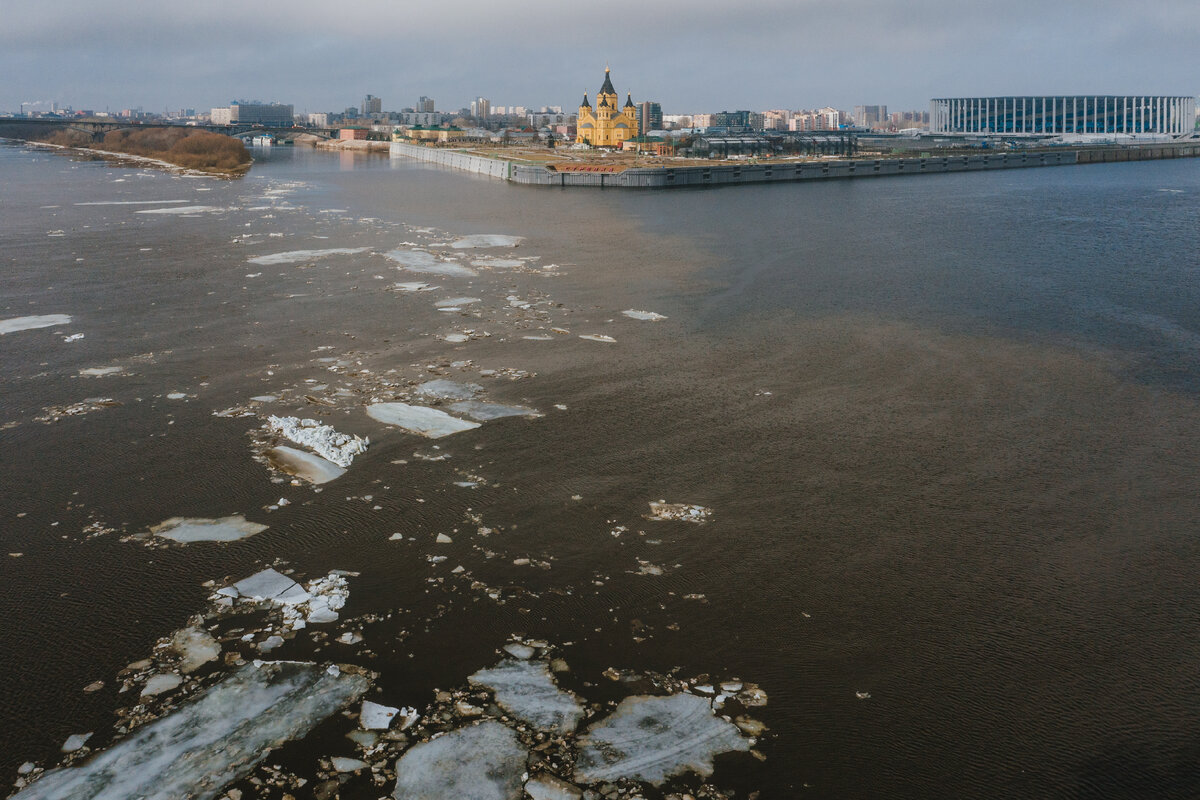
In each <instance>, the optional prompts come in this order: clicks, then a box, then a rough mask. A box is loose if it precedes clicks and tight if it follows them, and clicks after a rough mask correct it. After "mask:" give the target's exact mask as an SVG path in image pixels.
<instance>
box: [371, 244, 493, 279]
mask: <svg viewBox="0 0 1200 800" xmlns="http://www.w3.org/2000/svg"><path fill="white" fill-rule="evenodd" d="M384 256H386V257H387V258H389V259H391V260H392V261H395V262H396V263H397V264H399V265H400V266H401V267H403V268H404V269H406V270H409V271H410V272H424V273H428V274H431V275H448V276H450V277H458V278H471V277H474V276H475V275H478V274H479V273H477V272H475V270H473V269H471V268H470V267H464V266H463V265H462V264H457V263H455V262H453V261H443V260H442V259H440V258H438V257H437V256H435V255H434V254H433V253H430V252H427V251H425V250H389V251H388V252H386V253H384Z"/></svg>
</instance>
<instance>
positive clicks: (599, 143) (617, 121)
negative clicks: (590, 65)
mask: <svg viewBox="0 0 1200 800" xmlns="http://www.w3.org/2000/svg"><path fill="white" fill-rule="evenodd" d="M576 127H577V129H578V134H577V135H576V137H575V141H576V142H577V143H579V144H585V143H586V144H590V145H591V146H592V147H620V146H621V142H623V141H625V140H626V139H633V138H636V137H637V130H638V126H637V109H636V108H635V107H634V105H633V95H632V94H630V95H627V96H626V100H625V107H624V108H622V109H621V110H619V111H618V110H617V90H616V89H614V88H613V85H612V78H610V77H609V74H608V67H605V68H604V85H603V86H601V87H600V91H599V92H598V93H597V94H596V110H595V111H594V112H593V111H592V104H591V103H589V102H588V98H587V93H586V92H584V95H583V104H582V105H581V106H579V117H578V119H577V121H576Z"/></svg>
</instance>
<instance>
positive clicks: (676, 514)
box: [649, 500, 712, 524]
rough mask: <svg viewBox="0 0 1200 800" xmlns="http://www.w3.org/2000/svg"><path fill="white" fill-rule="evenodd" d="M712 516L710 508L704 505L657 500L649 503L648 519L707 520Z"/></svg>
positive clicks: (700, 521) (701, 521) (698, 522)
mask: <svg viewBox="0 0 1200 800" xmlns="http://www.w3.org/2000/svg"><path fill="white" fill-rule="evenodd" d="M710 517H712V509H711V508H705V507H704V506H695V505H688V504H687V503H667V502H665V501H662V500H659V501H658V502H657V503H650V516H649V518H650V519H655V520H675V521H678V522H694V523H696V524H700V523H704V522H708V520H709V518H710Z"/></svg>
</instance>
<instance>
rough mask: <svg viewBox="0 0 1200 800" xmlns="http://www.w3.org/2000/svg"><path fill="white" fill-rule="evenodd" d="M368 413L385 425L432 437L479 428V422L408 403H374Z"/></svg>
mask: <svg viewBox="0 0 1200 800" xmlns="http://www.w3.org/2000/svg"><path fill="white" fill-rule="evenodd" d="M367 415H368V416H370V417H371V418H372V419H374V420H377V421H379V422H382V423H383V424H385V425H395V426H396V427H398V428H404V429H405V430H406V431H411V432H412V433H419V434H420V435H422V436H427V437H429V438H430V439H440V438H441V437H443V436H449V435H451V434H453V433H459V432H460V431H468V430H471V429H472V428H478V427H479V423H478V422H470V421H468V420H465V419H459V418H458V417H452V416H450V415H449V414H447V413H446V412H445V411H438V410H437V409H436V408H427V407H425V406H410V405H408V404H407V403H374V404H372V405H369V406H367Z"/></svg>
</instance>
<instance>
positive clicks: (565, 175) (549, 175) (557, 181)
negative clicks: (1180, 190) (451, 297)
mask: <svg viewBox="0 0 1200 800" xmlns="http://www.w3.org/2000/svg"><path fill="white" fill-rule="evenodd" d="M390 153H391V156H392V157H393V158H413V159H417V160H419V161H424V162H427V163H430V164H440V165H442V166H445V167H451V168H453V169H461V170H465V171H467V172H474V173H476V174H478V175H487V176H489V177H492V178H500V179H502V180H506V181H509V182H510V183H518V184H522V185H526V186H560V187H566V186H593V187H603V188H623V189H667V188H672V187H679V186H728V185H732V184H743V183H778V182H788V181H809V180H832V179H839V178H843V179H844V178H877V177H883V176H889V175H890V176H897V175H930V174H940V173H946V172H975V171H984V170H998V169H1023V168H1031V167H1058V166H1070V165H1078V164H1097V163H1111V162H1115V161H1146V160H1157V159H1165V158H1196V157H1198V156H1200V141H1196V140H1185V141H1181V142H1169V143H1162V144H1152V145H1130V146H1125V147H1121V146H1114V145H1110V146H1104V147H1056V148H1049V149H1041V150H1012V151H1005V152H998V151H982V150H981V151H979V152H973V153H969V154H963V153H961V152H956V153H954V154H953V155H949V154H948V155H927V156H925V155H923V156H922V157H903V158H897V157H886V158H843V159H816V160H809V161H767V162H757V163H750V162H740V161H711V162H707V161H698V162H697V163H696V165H695V166H662V167H630V168H628V169H624V170H614V169H612V168H610V167H597V168H596V170H595V171H589V170H588V169H587V168H586V167H585V168H580V167H579V166H577V165H570V166H569V167H564V168H563V169H559V168H558V167H557V166H556V165H555V164H531V163H525V162H522V161H518V160H506V159H501V158H492V157H489V156H483V155H478V154H475V153H471V152H470V151H467V150H459V149H451V148H441V147H425V146H422V145H412V144H405V143H403V142H392V144H391V147H390Z"/></svg>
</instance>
